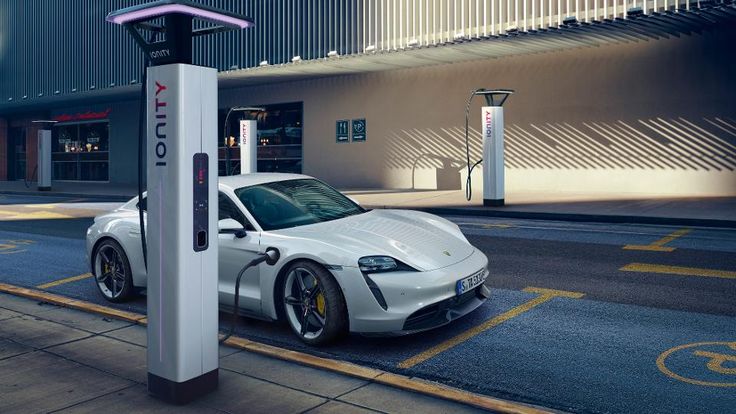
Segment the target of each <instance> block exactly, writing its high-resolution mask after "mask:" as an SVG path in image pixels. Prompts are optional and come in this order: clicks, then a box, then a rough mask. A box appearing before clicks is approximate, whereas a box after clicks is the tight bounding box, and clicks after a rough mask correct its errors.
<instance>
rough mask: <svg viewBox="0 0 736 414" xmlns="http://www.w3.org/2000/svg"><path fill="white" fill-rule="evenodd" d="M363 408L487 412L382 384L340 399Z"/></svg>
mask: <svg viewBox="0 0 736 414" xmlns="http://www.w3.org/2000/svg"><path fill="white" fill-rule="evenodd" d="M338 399H339V400H342V401H346V402H349V403H352V404H355V405H358V406H361V407H365V408H370V409H373V410H378V411H383V412H387V413H397V414H415V413H422V414H440V413H442V414H444V413H448V414H449V413H452V414H470V413H486V414H487V413H488V412H487V411H484V410H481V409H477V408H473V407H469V406H464V405H460V404H456V403H452V402H449V401H445V400H440V399H438V398H433V397H428V396H426V395H421V394H416V393H411V392H406V391H401V390H398V389H396V388H392V387H389V386H386V385H381V384H369V385H366V386H365V387H361V388H358V389H357V390H355V391H351V392H349V393H347V394H345V395H343V396H341V397H340V398H338Z"/></svg>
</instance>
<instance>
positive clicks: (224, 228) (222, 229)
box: [217, 218, 247, 239]
mask: <svg viewBox="0 0 736 414" xmlns="http://www.w3.org/2000/svg"><path fill="white" fill-rule="evenodd" d="M217 228H218V231H219V233H220V234H234V235H235V237H237V238H239V239H242V238H243V237H245V236H246V235H247V233H246V232H245V229H244V228H243V225H242V224H240V223H238V222H237V220H235V219H231V218H226V219H222V220H220V221H219V222H218V223H217Z"/></svg>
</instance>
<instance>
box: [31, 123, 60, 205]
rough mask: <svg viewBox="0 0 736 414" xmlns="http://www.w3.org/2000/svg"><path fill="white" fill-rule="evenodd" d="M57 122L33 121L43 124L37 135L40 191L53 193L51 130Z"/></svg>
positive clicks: (37, 170) (37, 168) (37, 172)
mask: <svg viewBox="0 0 736 414" xmlns="http://www.w3.org/2000/svg"><path fill="white" fill-rule="evenodd" d="M56 122H57V121H45V120H41V121H32V123H34V124H42V125H43V127H42V128H41V129H39V130H38V135H37V139H38V141H37V144H36V145H37V147H36V149H37V152H36V154H37V164H36V165H37V167H36V174H37V176H38V191H51V167H52V165H51V130H50V129H49V128H48V127H49V126H50V125H53V124H55V123H56Z"/></svg>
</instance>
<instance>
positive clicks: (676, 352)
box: [657, 342, 736, 387]
mask: <svg viewBox="0 0 736 414" xmlns="http://www.w3.org/2000/svg"><path fill="white" fill-rule="evenodd" d="M657 367H658V368H659V370H660V371H662V373H664V374H665V375H667V376H668V377H670V378H674V379H676V380H679V381H682V382H687V383H689V384H695V385H704V386H710V387H736V342H696V343H692V344H685V345H680V346H676V347H674V348H671V349H668V350H666V351H665V352H663V353H662V354H661V355H660V356H659V358H657Z"/></svg>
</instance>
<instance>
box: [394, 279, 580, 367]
mask: <svg viewBox="0 0 736 414" xmlns="http://www.w3.org/2000/svg"><path fill="white" fill-rule="evenodd" d="M524 292H528V293H537V294H539V296H537V297H536V298H534V299H532V300H530V301H528V302H524V303H522V304H521V305H519V306H516V307H515V308H512V309H510V310H508V311H506V312H504V313H502V314H500V315H498V316H496V317H494V318H492V319H489V320H487V321H485V322H484V323H482V324H480V325H478V326H475V327H473V328H471V329H469V330H467V331H465V332H463V333H461V334H459V335H457V336H455V337H453V338H450V339H448V340H446V341H444V342H442V343H440V344H438V345H435V346H433V347H432V348H429V349H428V350H426V351H424V352H421V353H419V354H417V355H414V356H413V357H411V358H407V359H405V360H404V361H401V363H399V365H398V367H399V368H411V367H413V366H415V365H417V364H420V363H422V362H424V361H426V360H428V359H430V358H432V357H434V356H436V355H438V354H441V353H442V352H445V351H447V350H448V349H450V348H452V347H454V346H456V345H458V344H460V343H462V342H465V341H467V340H468V339H470V338H472V337H474V336H476V335H478V334H480V333H482V332H484V331H487V330H488V329H491V328H493V327H495V326H498V325H500V324H502V323H503V322H506V321H508V320H509V319H511V318H514V317H516V316H519V315H521V314H522V313H524V312H526V311H528V310H530V309H532V308H535V307H537V306H539V305H541V304H542V303H544V302H548V301H549V300H551V299H553V298H556V297H564V298H573V299H580V298H582V297H583V296H584V295H585V294H584V293H580V292H568V291H565V290H554V289H544V288H537V287H527V288H525V289H524Z"/></svg>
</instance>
